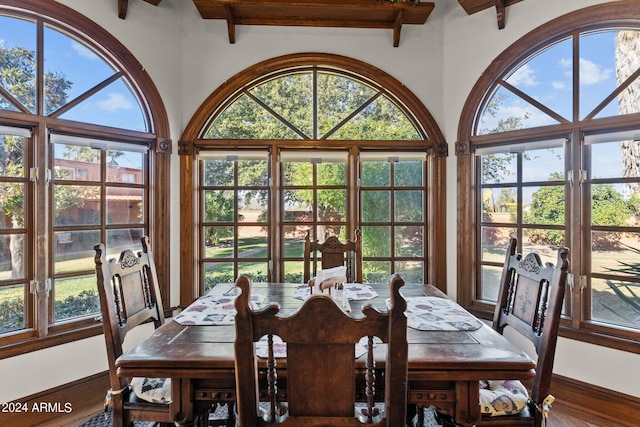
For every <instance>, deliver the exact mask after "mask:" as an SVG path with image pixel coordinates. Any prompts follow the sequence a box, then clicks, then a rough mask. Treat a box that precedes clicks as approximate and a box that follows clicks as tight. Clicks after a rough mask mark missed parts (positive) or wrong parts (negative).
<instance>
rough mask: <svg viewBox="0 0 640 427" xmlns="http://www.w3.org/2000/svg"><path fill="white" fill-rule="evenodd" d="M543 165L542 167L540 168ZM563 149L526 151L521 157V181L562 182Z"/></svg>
mask: <svg viewBox="0 0 640 427" xmlns="http://www.w3.org/2000/svg"><path fill="white" fill-rule="evenodd" d="M540 165H544V167H540ZM564 176H565V174H564V149H563V148H562V147H558V148H545V149H542V150H527V151H525V153H524V154H523V155H522V181H523V182H536V181H564Z"/></svg>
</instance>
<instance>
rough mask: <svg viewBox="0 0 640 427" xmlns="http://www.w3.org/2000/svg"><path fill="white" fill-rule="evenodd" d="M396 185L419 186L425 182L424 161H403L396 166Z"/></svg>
mask: <svg viewBox="0 0 640 427" xmlns="http://www.w3.org/2000/svg"><path fill="white" fill-rule="evenodd" d="M394 175H395V177H394V178H395V183H394V184H395V186H396V187H419V186H422V184H423V182H424V181H423V176H422V162H421V161H406V160H405V161H401V162H397V163H396V164H395V167H394Z"/></svg>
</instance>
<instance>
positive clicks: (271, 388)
mask: <svg viewBox="0 0 640 427" xmlns="http://www.w3.org/2000/svg"><path fill="white" fill-rule="evenodd" d="M236 285H237V286H238V287H239V288H240V289H241V290H242V293H241V294H240V295H239V296H238V297H237V298H236V301H235V308H236V311H237V314H236V320H235V326H236V340H235V373H236V389H237V391H236V393H237V399H238V421H239V426H240V427H256V426H267V425H273V424H272V423H275V425H282V426H302V425H304V426H316V427H317V426H338V425H339V426H362V424H363V423H364V424H371V425H374V426H387V427H398V426H404V425H406V421H405V414H406V409H407V408H406V405H407V351H408V350H407V318H406V317H405V314H404V311H405V309H406V301H405V300H404V298H403V297H402V296H401V295H400V288H401V287H402V286H403V285H404V281H403V280H402V279H401V278H400V277H399V276H395V277H394V278H392V279H391V281H390V284H389V290H390V295H391V299H390V301H391V308H390V309H389V310H388V311H385V312H381V311H378V310H377V309H375V308H373V307H371V306H365V307H364V308H363V309H362V313H358V315H355V316H354V315H352V314H349V313H347V312H345V311H344V310H342V309H341V308H340V307H339V306H338V305H337V304H336V303H335V302H334V300H333V299H332V298H331V297H330V296H328V295H324V294H317V295H312V296H311V297H310V298H308V299H307V300H306V301H305V302H304V303H303V305H302V306H301V307H300V309H298V310H297V311H295V312H294V313H292V314H290V315H287V314H285V313H280V310H279V306H278V305H277V304H272V305H269V306H267V307H264V308H262V309H259V310H253V309H252V308H251V307H250V305H249V301H250V299H251V281H250V279H249V278H248V277H246V276H240V277H239V278H238V280H237V281H236ZM275 336H277V337H279V338H280V339H281V340H282V342H284V343H286V350H284V351H285V353H286V355H283V354H281V353H280V354H279V353H278V347H277V345H274V344H273V342H274V337H275ZM263 337H266V342H267V343H266V344H265V345H266V350H265V354H264V355H262V356H263V357H264V356H266V357H264V358H261V357H258V356H257V354H256V343H257V342H260V339H261V338H263ZM362 337H367V338H366V341H367V343H366V347H367V349H366V353H365V354H366V355H363V356H361V357H360V358H359V359H356V357H355V356H356V349H357V348H358V346H357V345H356V344H357V343H358V342H359V341H360V340H361V338H362ZM374 337H377V338H379V339H380V340H381V341H382V343H377V344H374V343H373V342H374V341H373V339H374ZM276 344H277V343H276ZM374 347H376V348H378V347H380V349H379V350H377V351H376V352H375V353H376V354H377V355H384V354H385V353H386V359H385V361H384V364H381V365H380V368H383V369H377V368H376V365H375V363H376V361H375V358H374ZM385 347H386V348H385ZM384 350H386V352H385V351H384ZM279 355H280V356H284V357H282V358H278V356H279ZM363 359H364V360H365V361H364V362H362V360H363ZM280 366H282V369H280ZM380 380H383V382H384V387H381V388H383V389H384V392H382V391H381V390H378V388H377V387H378V383H379V382H381V381H380ZM378 399H380V400H383V401H384V407H383V408H382V409H381V408H380V406H376V405H374V401H377V400H378ZM356 400H360V401H362V403H361V406H357V405H356ZM261 401H262V403H261Z"/></svg>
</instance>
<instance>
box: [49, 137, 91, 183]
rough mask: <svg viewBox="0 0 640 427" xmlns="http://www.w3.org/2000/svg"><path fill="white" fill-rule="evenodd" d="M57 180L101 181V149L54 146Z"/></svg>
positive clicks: (54, 169)
mask: <svg viewBox="0 0 640 427" xmlns="http://www.w3.org/2000/svg"><path fill="white" fill-rule="evenodd" d="M53 150H54V161H53V171H54V178H55V179H56V180H67V181H100V180H101V177H100V149H97V148H91V147H88V146H83V145H71V144H53Z"/></svg>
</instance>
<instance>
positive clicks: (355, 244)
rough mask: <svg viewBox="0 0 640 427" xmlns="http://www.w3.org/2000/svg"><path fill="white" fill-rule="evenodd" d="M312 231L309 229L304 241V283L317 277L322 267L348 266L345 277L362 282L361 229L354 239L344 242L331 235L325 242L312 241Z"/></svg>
mask: <svg viewBox="0 0 640 427" xmlns="http://www.w3.org/2000/svg"><path fill="white" fill-rule="evenodd" d="M310 234H311V231H310V230H308V231H307V235H306V236H305V241H304V274H303V280H304V283H309V279H312V277H315V276H316V274H317V272H318V262H319V263H320V269H323V270H326V269H332V268H334V267H340V266H344V267H346V275H345V279H346V281H347V282H349V283H354V282H355V283H362V243H361V239H360V230H356V231H355V233H354V234H355V236H354V239H353V240H347V241H346V242H345V243H342V242H341V241H340V239H338V238H337V237H336V236H330V237H328V238H327V240H325V241H324V243H320V242H318V240H313V241H311V238H310Z"/></svg>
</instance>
